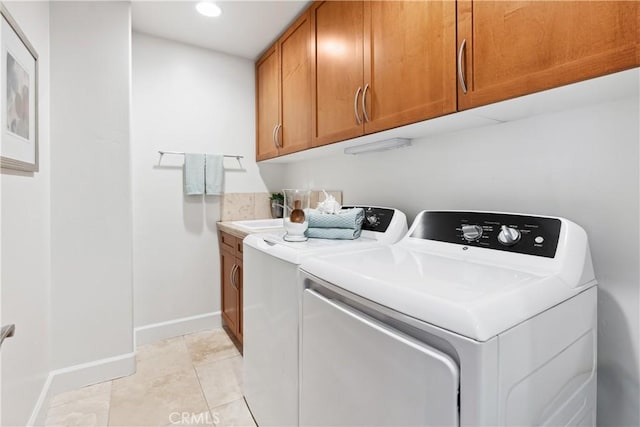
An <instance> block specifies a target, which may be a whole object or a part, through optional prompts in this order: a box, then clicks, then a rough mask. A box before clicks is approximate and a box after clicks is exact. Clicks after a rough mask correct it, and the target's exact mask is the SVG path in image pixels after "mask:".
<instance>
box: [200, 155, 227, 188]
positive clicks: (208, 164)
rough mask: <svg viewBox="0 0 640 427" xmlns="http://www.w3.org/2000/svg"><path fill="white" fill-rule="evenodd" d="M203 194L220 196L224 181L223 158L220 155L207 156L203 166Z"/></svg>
mask: <svg viewBox="0 0 640 427" xmlns="http://www.w3.org/2000/svg"><path fill="white" fill-rule="evenodd" d="M204 170H205V173H204V176H205V193H206V194H209V195H215V196H219V195H220V194H222V182H223V180H224V156H223V155H221V154H207V156H206V159H205V166H204Z"/></svg>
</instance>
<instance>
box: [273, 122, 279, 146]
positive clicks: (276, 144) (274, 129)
mask: <svg viewBox="0 0 640 427" xmlns="http://www.w3.org/2000/svg"><path fill="white" fill-rule="evenodd" d="M278 126H279V125H275V126H274V127H273V132H272V133H271V138H272V139H273V145H275V146H276V148H278V141H276V131H277V130H278Z"/></svg>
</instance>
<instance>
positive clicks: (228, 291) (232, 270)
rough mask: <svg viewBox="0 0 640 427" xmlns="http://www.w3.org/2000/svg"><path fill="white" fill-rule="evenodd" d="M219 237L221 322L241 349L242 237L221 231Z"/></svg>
mask: <svg viewBox="0 0 640 427" xmlns="http://www.w3.org/2000/svg"><path fill="white" fill-rule="evenodd" d="M219 238H220V292H221V294H220V304H221V306H222V307H221V312H222V322H223V326H224V327H225V329H226V330H227V331H228V332H229V333H230V334H231V335H232V338H235V340H236V341H237V343H236V344H237V345H238V346H239V347H240V350H242V276H243V274H242V239H240V238H238V237H235V236H233V235H231V234H229V233H225V232H222V231H221V232H220V233H219Z"/></svg>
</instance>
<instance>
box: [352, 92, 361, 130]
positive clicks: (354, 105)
mask: <svg viewBox="0 0 640 427" xmlns="http://www.w3.org/2000/svg"><path fill="white" fill-rule="evenodd" d="M361 91H362V87H360V86H358V90H356V96H354V97H353V113H354V114H355V115H356V123H358V124H359V125H361V124H362V119H360V115H359V114H358V96H359V95H360V92H361Z"/></svg>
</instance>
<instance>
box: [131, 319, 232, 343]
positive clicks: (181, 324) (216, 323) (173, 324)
mask: <svg viewBox="0 0 640 427" xmlns="http://www.w3.org/2000/svg"><path fill="white" fill-rule="evenodd" d="M221 326H222V322H221V320H220V312H219V311H216V312H213V313H205V314H200V315H197V316H191V317H183V318H181V319H175V320H169V321H167V322H160V323H154V324H151V325H145V326H140V327H139V328H135V329H134V330H133V331H134V337H135V338H134V339H135V345H136V346H139V345H145V344H151V343H154V342H156V341H160V340H164V339H167V338H173V337H178V336H180V335H186V334H192V333H194V332H199V331H204V330H207V329H214V328H220V327H221Z"/></svg>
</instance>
